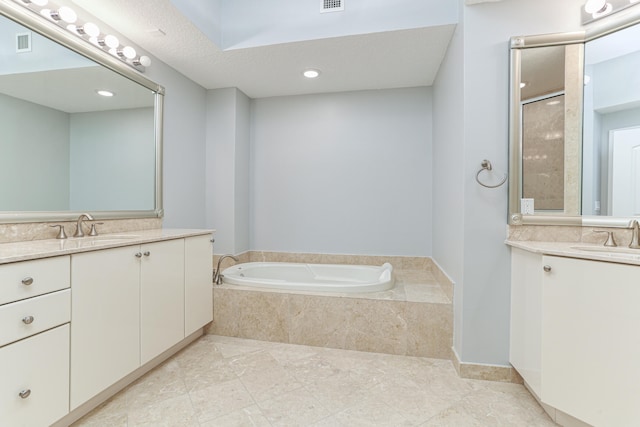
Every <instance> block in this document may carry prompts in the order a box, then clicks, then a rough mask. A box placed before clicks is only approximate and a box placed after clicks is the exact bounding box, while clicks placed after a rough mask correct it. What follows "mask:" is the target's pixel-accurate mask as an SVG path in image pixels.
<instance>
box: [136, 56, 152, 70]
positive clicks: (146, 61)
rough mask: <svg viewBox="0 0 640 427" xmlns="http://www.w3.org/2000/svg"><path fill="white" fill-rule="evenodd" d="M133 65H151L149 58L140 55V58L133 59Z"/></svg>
mask: <svg viewBox="0 0 640 427" xmlns="http://www.w3.org/2000/svg"><path fill="white" fill-rule="evenodd" d="M133 65H142V66H143V67H148V66H149V65H151V58H149V57H148V56H145V55H142V56H141V57H140V58H138V59H134V60H133Z"/></svg>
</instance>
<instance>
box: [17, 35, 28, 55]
mask: <svg viewBox="0 0 640 427" xmlns="http://www.w3.org/2000/svg"><path fill="white" fill-rule="evenodd" d="M22 52H31V33H17V34H16V53H22Z"/></svg>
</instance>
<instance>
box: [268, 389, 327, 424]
mask: <svg viewBox="0 0 640 427" xmlns="http://www.w3.org/2000/svg"><path fill="white" fill-rule="evenodd" d="M258 406H260V409H261V410H262V413H263V414H264V415H265V416H266V417H267V419H268V420H269V422H270V423H271V425H273V426H305V425H310V424H313V423H315V422H317V421H320V420H321V419H323V418H326V417H327V416H329V415H331V414H330V412H329V411H328V410H327V409H326V408H324V407H323V406H322V405H320V403H319V402H318V401H317V400H316V399H315V398H314V397H313V396H312V395H311V393H309V392H308V391H306V390H304V389H299V390H294V391H292V392H289V393H286V394H282V395H280V396H278V397H276V398H273V399H269V400H265V401H264V402H260V403H259V404H258Z"/></svg>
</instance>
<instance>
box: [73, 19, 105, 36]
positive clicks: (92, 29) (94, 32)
mask: <svg viewBox="0 0 640 427" xmlns="http://www.w3.org/2000/svg"><path fill="white" fill-rule="evenodd" d="M75 30H76V32H77V33H78V34H80V35H85V34H86V35H88V36H89V38H96V37H98V36H99V35H100V28H98V26H97V25H96V24H94V23H93V22H87V23H85V24H84V25H80V26H76V27H75Z"/></svg>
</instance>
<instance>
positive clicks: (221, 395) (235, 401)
mask: <svg viewBox="0 0 640 427" xmlns="http://www.w3.org/2000/svg"><path fill="white" fill-rule="evenodd" d="M189 396H190V397H191V402H192V404H193V407H194V409H195V413H196V416H197V418H198V420H199V421H200V422H205V421H210V420H213V419H215V418H219V417H221V416H223V415H227V414H229V413H231V412H234V411H236V410H238V409H242V408H246V407H248V406H252V405H254V404H255V402H254V400H253V399H252V398H251V395H250V394H249V392H247V390H246V389H245V387H244V385H243V384H242V382H240V380H237V379H236V380H232V381H227V382H224V383H220V384H214V385H212V386H210V387H207V388H203V389H201V390H196V391H193V392H191V393H189Z"/></svg>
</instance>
